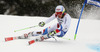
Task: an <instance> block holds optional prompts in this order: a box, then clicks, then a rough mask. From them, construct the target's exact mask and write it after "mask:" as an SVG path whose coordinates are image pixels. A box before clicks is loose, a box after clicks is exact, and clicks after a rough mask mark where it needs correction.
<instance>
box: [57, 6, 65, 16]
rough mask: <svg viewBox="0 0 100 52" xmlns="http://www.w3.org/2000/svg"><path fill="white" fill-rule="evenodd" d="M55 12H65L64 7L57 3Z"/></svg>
mask: <svg viewBox="0 0 100 52" xmlns="http://www.w3.org/2000/svg"><path fill="white" fill-rule="evenodd" d="M55 12H56V13H57V14H63V13H64V12H65V8H64V7H63V6H62V5H58V6H57V7H56V9H55Z"/></svg>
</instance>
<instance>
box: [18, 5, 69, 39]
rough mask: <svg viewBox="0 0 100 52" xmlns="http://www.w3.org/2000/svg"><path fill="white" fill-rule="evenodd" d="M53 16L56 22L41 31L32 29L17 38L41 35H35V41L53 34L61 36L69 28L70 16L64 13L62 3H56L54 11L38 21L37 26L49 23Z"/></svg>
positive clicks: (51, 36)
mask: <svg viewBox="0 0 100 52" xmlns="http://www.w3.org/2000/svg"><path fill="white" fill-rule="evenodd" d="M55 18H56V19H57V20H58V23H57V24H54V25H52V26H50V27H47V28H45V29H43V30H42V31H33V32H29V33H27V34H24V35H22V36H18V39H27V38H29V37H31V36H39V35H42V36H39V37H37V38H36V39H35V41H43V40H44V39H49V38H54V36H57V37H63V36H64V35H65V34H66V32H67V31H68V29H69V26H70V23H71V17H70V15H69V14H68V13H65V8H64V7H63V6H62V5H58V6H57V7H56V8H55V13H54V14H53V15H52V16H51V17H50V18H48V19H47V20H46V21H42V22H40V23H39V26H40V27H43V26H44V25H45V24H47V23H49V22H50V21H52V20H53V19H55Z"/></svg>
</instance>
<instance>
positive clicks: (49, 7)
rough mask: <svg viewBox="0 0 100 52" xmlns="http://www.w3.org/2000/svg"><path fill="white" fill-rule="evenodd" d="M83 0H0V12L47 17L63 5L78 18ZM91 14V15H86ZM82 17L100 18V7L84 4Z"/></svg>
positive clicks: (73, 16) (72, 15)
mask: <svg viewBox="0 0 100 52" xmlns="http://www.w3.org/2000/svg"><path fill="white" fill-rule="evenodd" d="M83 3H84V0H0V14H1V15H2V14H3V15H17V16H43V17H49V16H51V15H52V14H53V13H54V12H55V7H56V6H57V5H63V6H64V7H65V8H66V12H68V13H69V14H70V15H71V17H72V18H77V19H78V18H79V15H80V12H81V9H82V6H83ZM88 16H91V17H88ZM82 18H83V19H100V8H99V7H95V6H92V5H86V6H85V9H84V12H83V16H82Z"/></svg>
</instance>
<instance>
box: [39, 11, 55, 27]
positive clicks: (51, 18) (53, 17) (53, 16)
mask: <svg viewBox="0 0 100 52" xmlns="http://www.w3.org/2000/svg"><path fill="white" fill-rule="evenodd" d="M54 19H55V13H54V14H53V15H52V16H50V17H49V18H48V19H47V20H45V21H42V22H40V23H39V26H40V27H43V26H44V25H45V24H47V23H49V22H50V21H52V20H54Z"/></svg>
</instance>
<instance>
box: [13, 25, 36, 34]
mask: <svg viewBox="0 0 100 52" xmlns="http://www.w3.org/2000/svg"><path fill="white" fill-rule="evenodd" d="M34 27H38V25H35V26H31V27H27V28H23V29H19V30H14V32H17V31H22V30H26V29H30V28H34Z"/></svg>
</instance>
